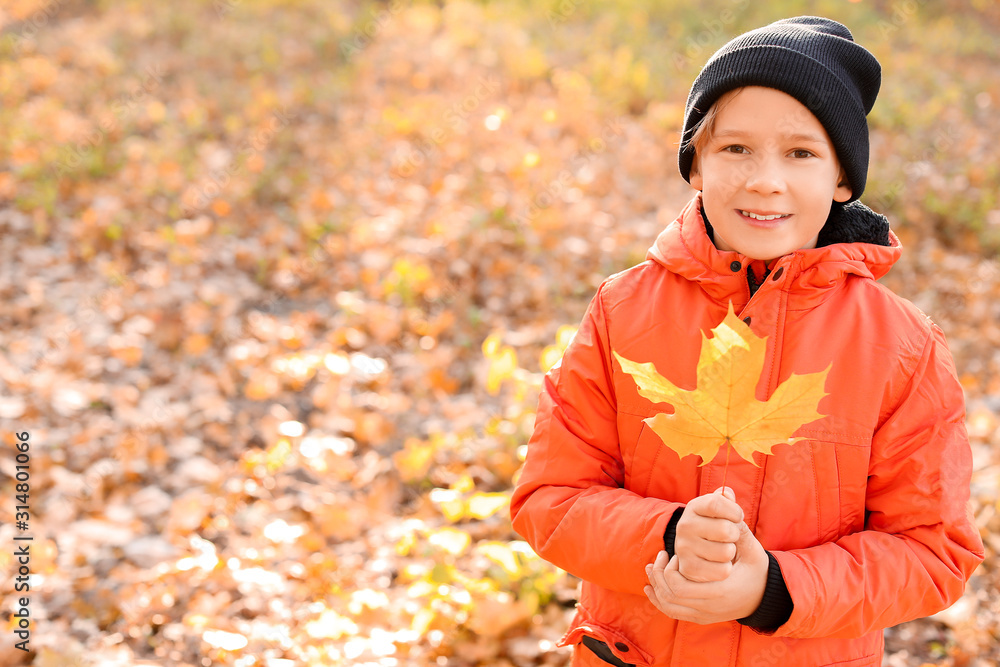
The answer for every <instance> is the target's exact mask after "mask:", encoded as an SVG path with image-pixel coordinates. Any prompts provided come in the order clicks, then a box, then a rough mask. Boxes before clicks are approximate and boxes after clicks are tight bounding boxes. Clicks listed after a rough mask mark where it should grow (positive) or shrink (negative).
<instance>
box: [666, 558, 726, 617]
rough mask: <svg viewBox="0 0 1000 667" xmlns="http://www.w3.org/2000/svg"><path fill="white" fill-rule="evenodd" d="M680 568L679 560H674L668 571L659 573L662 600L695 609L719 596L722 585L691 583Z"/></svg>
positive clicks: (667, 568) (671, 561) (668, 566)
mask: <svg viewBox="0 0 1000 667" xmlns="http://www.w3.org/2000/svg"><path fill="white" fill-rule="evenodd" d="M675 561H677V562H675ZM679 566H680V562H679V559H677V558H672V559H670V563H668V564H667V567H666V569H665V570H664V571H663V572H662V573H657V574H658V575H659V577H660V578H661V579H662V581H660V580H658V582H657V586H658V588H657V595H658V596H659V598H660V600H661V601H663V602H665V603H666V602H670V603H673V604H683V605H685V606H693V608H694V607H697V606H698V605H703V604H708V603H711V602H712V600H714V596H716V595H717V591H718V586H719V585H720V584H719V583H717V582H698V581H689V580H688V579H686V578H685V577H684V575H683V574H681V572H680V568H679Z"/></svg>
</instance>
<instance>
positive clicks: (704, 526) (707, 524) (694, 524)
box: [674, 516, 740, 549]
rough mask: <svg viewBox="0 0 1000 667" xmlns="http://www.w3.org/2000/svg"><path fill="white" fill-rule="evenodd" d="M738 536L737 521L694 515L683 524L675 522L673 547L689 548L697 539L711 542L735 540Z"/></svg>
mask: <svg viewBox="0 0 1000 667" xmlns="http://www.w3.org/2000/svg"><path fill="white" fill-rule="evenodd" d="M739 536H740V524H739V522H734V521H730V520H729V519H715V518H710V517H706V516H695V517H692V518H691V520H690V521H688V522H686V523H685V524H684V525H683V526H682V525H680V524H679V523H678V524H677V533H676V535H675V537H674V548H675V549H678V548H690V547H691V546H693V545H694V543H695V542H697V541H698V540H709V541H711V542H735V541H736V540H737V539H739Z"/></svg>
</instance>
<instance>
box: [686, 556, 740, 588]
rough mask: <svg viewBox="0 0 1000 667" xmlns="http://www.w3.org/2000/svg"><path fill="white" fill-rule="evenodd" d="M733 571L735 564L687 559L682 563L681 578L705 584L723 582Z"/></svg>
mask: <svg viewBox="0 0 1000 667" xmlns="http://www.w3.org/2000/svg"><path fill="white" fill-rule="evenodd" d="M732 570H733V563H732V562H731V561H727V562H725V563H712V562H709V561H704V560H699V559H696V558H695V559H692V558H685V559H683V560H682V561H681V565H680V570H679V572H680V573H681V576H683V577H684V578H685V579H687V580H688V581H693V582H695V583H700V584H705V583H710V582H713V581H723V580H724V579H726V578H727V577H728V576H729V574H730V573H731V572H732Z"/></svg>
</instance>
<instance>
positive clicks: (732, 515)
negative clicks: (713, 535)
mask: <svg viewBox="0 0 1000 667" xmlns="http://www.w3.org/2000/svg"><path fill="white" fill-rule="evenodd" d="M709 496H710V497H709V498H708V500H707V501H705V502H704V503H698V504H696V505H695V512H696V513H697V514H699V515H701V516H704V517H710V518H715V519H727V520H729V521H732V522H733V523H739V522H740V521H743V508H742V507H740V506H739V505H737V504H736V497H735V496H733V497H732V498H728V497H726V496H725V495H723V494H722V493H711V494H709ZM682 517H683V515H682Z"/></svg>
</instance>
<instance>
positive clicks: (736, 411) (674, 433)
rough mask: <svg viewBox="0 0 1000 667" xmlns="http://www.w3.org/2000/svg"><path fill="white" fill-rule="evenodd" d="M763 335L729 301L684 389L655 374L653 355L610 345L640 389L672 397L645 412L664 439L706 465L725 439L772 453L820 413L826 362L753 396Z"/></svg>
mask: <svg viewBox="0 0 1000 667" xmlns="http://www.w3.org/2000/svg"><path fill="white" fill-rule="evenodd" d="M766 353H767V338H760V337H759V336H757V335H756V334H754V333H753V332H752V331H751V330H750V327H749V326H748V325H747V324H746V323H744V322H743V321H742V320H741V319H740V318H739V317H737V316H736V314H735V313H734V312H733V307H732V304H730V306H729V312H728V313H727V314H726V317H725V318H724V319H723V320H722V322H721V323H719V325H718V326H717V327H715V328H714V329H712V337H711V338H709V337H707V336H706V335H705V334H704V333H702V337H701V353H700V355H699V357H698V368H697V371H698V384H697V388H695V389H693V390H687V389H681V388H679V387H677V386H676V385H674V384H673V383H672V382H670V381H669V380H667V379H666V378H665V377H663V376H662V375H660V374H659V373H658V372H657V370H656V368H655V367H654V366H653V364H652V363H651V362H647V363H636V362H634V361H629V360H628V359H625V358H624V357H622V356H621V355H619V354H618V353H617V352H613V354H614V355H615V358H616V359H618V363H620V364H621V367H622V370H624V371H625V372H626V373H628V374H629V375H631V376H632V379H634V380H635V383H636V386H637V387H638V388H639V395H640V396H642V397H643V398H646V399H649V400H650V401H652V402H654V403H669V404H670V405H672V406H673V408H674V413H673V414H666V413H662V412H661V413H659V414H657V415H655V416H653V417H649V418H647V419H644V420H643V421H644V422H646V423H647V424H648V425H649V426H650V428H652V429H653V432H655V433H656V434H657V435H658V436H660V439H661V440H662V441H663V443H664V444H665V445H666V446H667V447H670V448H671V449H672V450H674V451H675V452H677V454H678V456H680V457H682V458H683V457H685V456H688V455H690V454H697V455H698V456H700V457H701V463H700V464H699V465H705V464H706V463H708V462H709V461H711V460H712V459H713V458H715V455H716V453H717V452H718V451H719V448H720V447H721V446H722V445H724V444H727V443H728V444H729V445H731V446H732V448H733V450H735V451H736V453H737V454H739V455H740V456H741V457H743V458H744V459H746V460H747V461H749V462H750V463H753V464H754V465H758V466H759V464H758V463H757V462H756V461H754V456H753V455H754V453H755V452H761V453H763V454H770V453H771V449H772V448H773V447H774V446H775V445H778V444H783V443H787V444H794V443H796V442H799V441H800V440H804V439H805V438H802V437H794V434H795V432H796V431H797V430H798V429H799V428H801V427H802V426H804V425H806V424H808V423H810V422H813V421H815V420H817V419H819V418H821V417H823V416H824V415H823V414H822V413H820V412H819V410H818V409H817V406H818V405H819V402H820V400H821V399H822V398H823V397H824V396H826V391H825V389H824V387H825V385H826V377H827V374H828V373H829V372H830V366H827V367H826V369H825V370H822V371H819V372H817V373H807V374H804V375H792V376H791V377H789V378H788V379H787V380H785V381H784V382H782V383H781V384H780V385H779V386H778V388H777V389H775V391H774V393H773V394H772V395H771V397H770V398H768V399H767V400H766V401H760V400H758V399H757V397H756V390H757V382H758V380H759V379H760V376H761V372H762V371H763V369H764V361H765V355H766Z"/></svg>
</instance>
